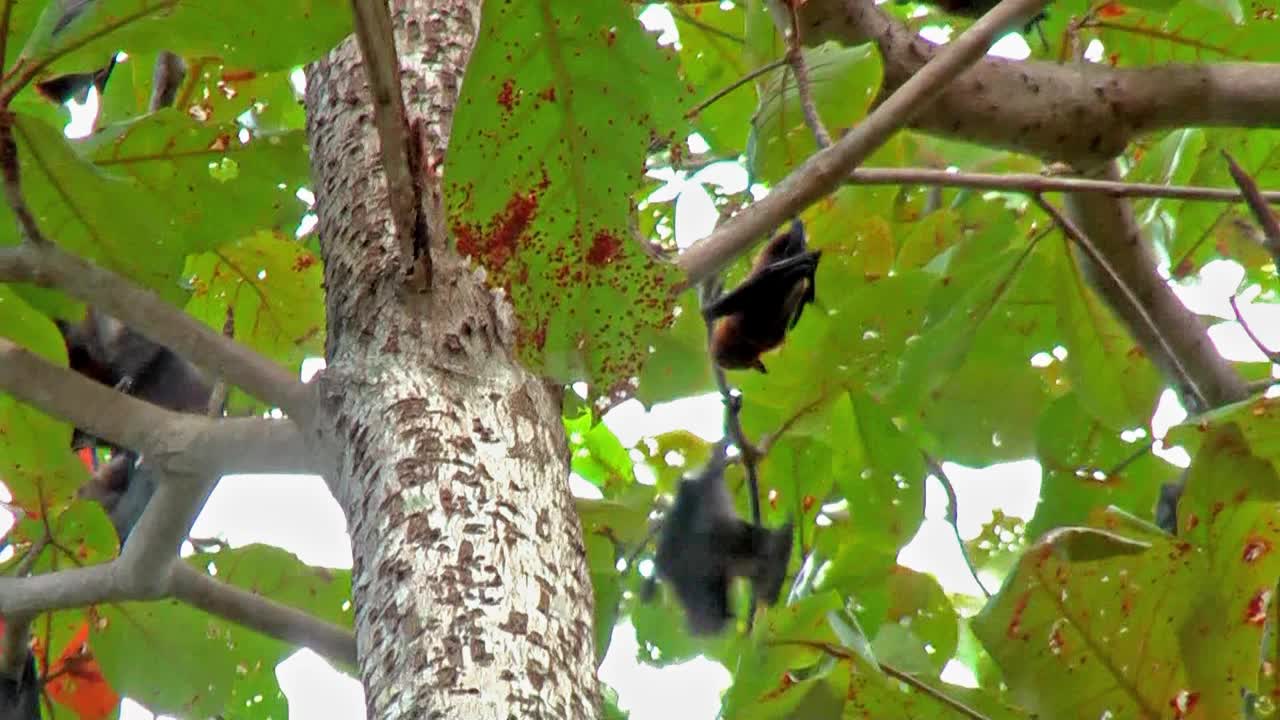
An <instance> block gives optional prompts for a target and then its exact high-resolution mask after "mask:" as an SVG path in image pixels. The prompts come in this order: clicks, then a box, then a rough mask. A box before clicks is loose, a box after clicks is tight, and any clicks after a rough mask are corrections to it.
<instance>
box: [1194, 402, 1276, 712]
mask: <svg viewBox="0 0 1280 720" xmlns="http://www.w3.org/2000/svg"><path fill="white" fill-rule="evenodd" d="M1278 520H1280V477H1278V476H1277V474H1276V470H1275V468H1273V467H1272V466H1271V465H1270V464H1269V463H1267V462H1265V461H1263V460H1260V459H1258V458H1256V457H1254V456H1252V455H1251V454H1250V453H1249V449H1248V447H1247V446H1246V445H1245V441H1244V438H1243V437H1242V436H1241V433H1240V431H1239V430H1238V429H1237V428H1236V427H1235V426H1234V425H1223V426H1219V427H1216V428H1215V429H1214V430H1213V431H1212V433H1211V434H1210V436H1209V437H1208V438H1207V439H1206V441H1205V444H1204V446H1203V447H1202V448H1201V449H1200V452H1199V453H1197V454H1196V457H1195V460H1194V462H1192V464H1191V468H1190V470H1189V472H1188V474H1187V484H1186V486H1185V489H1184V490H1183V494H1182V498H1181V500H1180V501H1179V503H1178V528H1179V537H1186V538H1187V539H1188V540H1189V541H1190V542H1193V543H1196V544H1197V545H1199V546H1200V547H1202V548H1203V551H1204V552H1205V554H1206V555H1207V558H1208V562H1209V573H1210V577H1212V578H1214V581H1213V582H1212V583H1205V584H1204V585H1203V586H1202V587H1201V590H1200V593H1199V597H1200V605H1199V607H1197V608H1196V612H1195V614H1194V615H1193V616H1192V619H1191V622H1189V623H1188V624H1187V625H1186V627H1184V628H1183V631H1182V643H1183V648H1182V650H1183V653H1182V657H1183V658H1185V660H1186V664H1187V677H1188V680H1189V681H1190V683H1191V685H1190V686H1191V687H1193V688H1195V689H1196V690H1197V691H1198V692H1199V693H1200V699H1201V704H1202V706H1203V708H1204V712H1205V714H1206V717H1226V716H1232V715H1234V714H1235V713H1237V712H1239V708H1240V695H1239V693H1240V692H1241V690H1242V689H1248V690H1250V691H1252V692H1255V693H1257V692H1259V691H1260V690H1261V688H1260V686H1259V684H1258V678H1259V673H1258V668H1259V666H1260V665H1261V663H1262V660H1263V659H1264V658H1265V657H1266V656H1265V655H1264V654H1263V643H1264V642H1265V640H1264V638H1265V637H1266V635H1265V627H1266V626H1267V625H1268V624H1274V621H1275V618H1274V612H1275V611H1274V608H1272V603H1274V602H1275V592H1276V587H1277V584H1276V579H1277V578H1280V523H1278V522H1277V521H1278ZM1271 632H1272V633H1274V632H1275V628H1274V625H1273V627H1272V629H1271Z"/></svg>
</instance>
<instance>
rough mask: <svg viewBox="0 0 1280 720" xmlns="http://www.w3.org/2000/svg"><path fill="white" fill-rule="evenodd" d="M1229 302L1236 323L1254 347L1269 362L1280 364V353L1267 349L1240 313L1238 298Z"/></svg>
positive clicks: (1232, 298)
mask: <svg viewBox="0 0 1280 720" xmlns="http://www.w3.org/2000/svg"><path fill="white" fill-rule="evenodd" d="M1227 302H1228V303H1230V304H1231V312H1232V313H1234V314H1235V316H1236V322H1238V323H1240V327H1242V328H1244V334H1245V335H1248V336H1249V339H1250V340H1251V341H1253V345H1254V347H1256V348H1258V349H1259V350H1261V351H1262V354H1263V355H1266V356H1267V360H1269V361H1271V362H1273V363H1280V353H1277V352H1276V351H1274V350H1272V349H1271V348H1269V347H1267V346H1266V344H1264V343H1263V342H1262V338H1260V337H1258V336H1257V335H1255V334H1254V333H1253V328H1251V327H1249V323H1247V322H1245V321H1244V315H1243V314H1241V312H1240V306H1239V305H1237V304H1236V296H1235V295H1232V296H1231V297H1230V298H1227Z"/></svg>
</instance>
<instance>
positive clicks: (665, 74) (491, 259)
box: [445, 0, 687, 397]
mask: <svg viewBox="0 0 1280 720" xmlns="http://www.w3.org/2000/svg"><path fill="white" fill-rule="evenodd" d="M557 8H559V6H558V5H556V4H555V3H553V2H551V0H540V1H539V2H528V3H505V2H498V1H497V0H490V1H489V2H487V3H486V4H485V8H484V13H483V20H482V23H481V30H480V39H479V41H478V42H477V45H476V48H475V51H474V53H473V54H472V57H471V61H470V64H469V65H468V67H467V76H466V80H465V81H464V82H463V85H462V97H461V98H460V100H459V103H458V109H457V114H456V115H455V117H454V121H453V132H452V138H451V140H450V147H449V172H448V173H447V176H446V178H445V198H446V201H447V203H448V213H449V218H450V223H451V225H452V229H453V236H454V238H455V240H456V242H457V245H458V249H459V250H460V251H461V252H463V253H464V254H466V255H469V256H471V257H472V258H474V259H475V260H476V261H477V262H479V263H480V264H481V265H483V266H484V267H485V268H486V270H487V271H488V278H489V281H490V282H491V283H493V284H494V285H496V286H499V287H502V288H505V289H506V291H507V293H508V295H509V297H510V298H511V300H512V302H513V304H514V305H515V308H516V314H517V320H518V322H519V331H518V333H517V340H518V344H519V347H520V350H521V355H522V357H523V358H524V359H525V360H526V361H527V362H530V363H532V364H533V365H534V366H535V367H537V368H539V369H540V370H542V371H543V372H546V373H548V374H550V375H552V376H553V377H555V378H557V379H559V380H565V381H570V380H574V379H579V378H582V379H586V380H587V381H588V382H589V384H590V386H591V393H592V396H593V397H599V396H602V395H607V394H609V393H611V392H613V391H615V390H619V389H621V388H622V384H623V383H624V382H626V381H627V380H628V379H629V378H630V377H631V376H633V375H635V374H636V373H638V371H639V370H640V367H641V365H642V363H643V361H644V359H645V357H646V356H647V354H648V352H647V348H646V347H645V346H643V345H639V344H637V343H636V342H635V338H636V337H637V336H638V335H640V334H642V333H643V332H644V330H645V329H654V328H660V327H664V326H666V325H667V324H668V323H669V321H670V319H671V312H672V307H673V302H674V297H673V290H674V288H675V286H676V283H677V281H678V273H677V272H676V271H675V269H674V268H673V267H672V266H670V265H668V264H666V263H660V262H658V261H657V260H655V259H654V258H652V257H651V256H650V255H649V254H647V252H646V249H645V248H644V247H642V246H641V245H640V243H639V241H638V240H637V239H636V238H635V237H634V236H633V235H632V232H631V228H632V227H633V222H634V220H633V214H634V213H633V209H632V201H631V194H632V193H633V192H634V191H635V190H636V189H638V188H639V187H640V186H641V183H642V180H641V170H642V168H643V164H642V163H643V159H644V157H645V153H646V151H647V149H648V147H649V145H650V143H651V142H652V141H653V140H655V139H657V138H667V139H671V138H677V137H678V138H683V137H684V133H686V132H687V130H686V127H687V126H686V124H685V122H684V121H683V119H682V118H681V116H680V112H679V109H680V107H681V106H682V105H683V103H682V101H681V98H682V97H683V94H684V90H683V89H682V87H681V86H680V84H679V81H678V78H677V76H676V63H675V57H674V55H673V54H671V53H668V52H664V51H661V50H659V49H658V48H657V46H656V44H655V42H654V38H653V37H651V36H648V35H646V34H645V33H644V32H643V31H642V29H641V28H640V26H639V24H638V22H637V21H636V19H635V17H634V16H633V15H632V14H631V10H630V8H629V7H628V6H626V5H621V4H616V3H585V4H582V3H577V4H572V5H568V4H566V5H565V6H564V8H563V9H557ZM570 8H571V11H570ZM513 57H515V58H520V60H519V62H518V63H515V64H513V63H512V61H511V59H512V58H513ZM622 77H626V78H627V79H628V81H627V82H618V78H622Z"/></svg>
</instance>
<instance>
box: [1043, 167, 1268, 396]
mask: <svg viewBox="0 0 1280 720" xmlns="http://www.w3.org/2000/svg"><path fill="white" fill-rule="evenodd" d="M1100 172H1101V173H1102V175H1103V179H1106V180H1115V179H1116V178H1117V177H1118V175H1119V170H1118V169H1117V168H1116V165H1115V163H1114V162H1112V163H1108V164H1106V165H1105V166H1103V167H1102V168H1101V169H1100ZM1064 200H1065V205H1066V209H1067V216H1068V217H1070V218H1071V220H1072V221H1073V224H1074V225H1075V226H1076V227H1077V229H1078V231H1079V233H1080V235H1082V236H1083V237H1086V238H1088V239H1089V240H1092V241H1093V246H1094V248H1095V249H1096V250H1097V252H1098V254H1099V255H1100V256H1101V257H1102V258H1104V259H1105V261H1106V265H1107V266H1109V268H1110V270H1107V269H1104V268H1103V267H1101V266H1099V265H1098V264H1097V263H1096V262H1094V261H1093V260H1091V259H1089V258H1088V257H1087V255H1085V254H1082V260H1083V261H1082V262H1081V268H1082V269H1083V270H1084V274H1085V276H1086V278H1087V279H1088V280H1089V282H1090V284H1091V285H1092V286H1093V287H1094V288H1095V289H1096V290H1097V292H1098V293H1099V294H1100V295H1101V296H1102V297H1103V299H1104V300H1106V302H1107V304H1108V306H1109V307H1110V308H1111V310H1112V312H1114V313H1115V314H1116V315H1117V316H1118V317H1119V318H1120V319H1121V321H1123V322H1124V324H1125V325H1126V327H1127V328H1128V329H1129V332H1130V333H1131V334H1132V335H1133V337H1134V338H1135V339H1136V340H1137V341H1138V344H1139V345H1140V346H1141V347H1142V349H1143V351H1144V352H1145V353H1146V354H1147V356H1148V357H1149V358H1151V361H1152V362H1153V363H1154V364H1155V366H1156V367H1157V368H1158V369H1159V370H1160V372H1161V374H1162V375H1163V376H1164V377H1165V378H1167V379H1169V380H1170V381H1172V382H1174V383H1175V384H1176V389H1177V391H1178V393H1179V394H1180V395H1181V396H1182V399H1183V402H1184V403H1188V405H1189V407H1188V409H1189V410H1193V411H1194V410H1207V409H1209V408H1212V407H1219V406H1221V405H1225V404H1227V403H1231V402H1235V401H1236V400H1241V399H1243V398H1245V397H1246V396H1247V395H1248V388H1247V387H1246V386H1245V383H1244V380H1243V379H1242V378H1241V377H1240V375H1239V373H1237V372H1236V370H1235V368H1234V367H1232V365H1231V363H1230V362H1228V361H1227V360H1226V359H1225V358H1223V357H1222V355H1221V354H1219V353H1218V350H1217V348H1216V347H1214V345H1213V342H1212V341H1211V340H1210V339H1209V333H1208V329H1207V327H1206V325H1205V323H1204V321H1202V320H1201V319H1200V317H1199V316H1198V315H1196V314H1195V313H1193V312H1191V311H1190V310H1188V309H1187V306H1185V305H1183V304H1182V301H1181V300H1179V299H1178V297H1177V296H1176V295H1175V294H1174V293H1173V290H1172V289H1171V288H1170V287H1169V284H1168V283H1167V282H1165V280H1164V278H1162V277H1160V275H1159V273H1157V272H1156V259H1155V255H1154V253H1153V252H1152V250H1151V247H1150V245H1149V244H1148V242H1147V241H1146V239H1145V238H1144V237H1143V236H1142V231H1141V229H1140V228H1139V227H1138V223H1137V220H1136V219H1135V218H1134V216H1133V208H1132V207H1131V206H1130V204H1129V203H1128V202H1126V201H1123V200H1119V199H1116V198H1114V197H1109V196H1107V195H1103V194H1100V193H1093V192H1074V193H1068V194H1066V195H1065V196H1064ZM1134 298H1136V300H1137V301H1136V302H1135V301H1134ZM1201 403H1206V404H1205V405H1203V406H1201ZM1193 405H1194V406H1196V407H1195V408H1194V409H1193V408H1192V407H1191V406H1193Z"/></svg>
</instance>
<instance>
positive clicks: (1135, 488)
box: [1027, 393, 1178, 538]
mask: <svg viewBox="0 0 1280 720" xmlns="http://www.w3.org/2000/svg"><path fill="white" fill-rule="evenodd" d="M1036 454H1037V456H1038V457H1039V460H1040V469H1041V473H1042V475H1041V481H1040V504H1039V505H1038V506H1037V507H1036V513H1035V515H1034V516H1033V517H1032V518H1031V521H1030V522H1029V523H1028V525H1027V534H1028V535H1029V536H1030V537H1032V538H1036V537H1039V536H1040V535H1041V533H1043V532H1045V531H1047V530H1049V529H1052V528H1054V527H1061V526H1064V525H1079V524H1083V523H1086V522H1087V521H1088V520H1089V519H1090V518H1091V517H1093V516H1094V515H1095V514H1096V513H1100V512H1101V511H1102V510H1103V509H1104V508H1106V506H1108V505H1114V506H1117V507H1119V508H1121V509H1123V510H1125V511H1127V512H1129V513H1132V514H1134V515H1137V516H1139V517H1146V518H1151V517H1152V507H1153V505H1154V504H1155V500H1156V497H1157V495H1158V493H1159V490H1160V485H1161V484H1162V483H1166V482H1169V481H1171V480H1173V479H1174V478H1175V477H1176V476H1177V473H1178V469H1177V468H1175V467H1173V466H1172V465H1169V464H1168V463H1166V462H1164V461H1163V460H1161V459H1160V458H1158V457H1156V456H1155V455H1154V454H1152V453H1151V451H1150V447H1149V445H1148V444H1146V443H1141V442H1139V443H1126V442H1124V441H1123V440H1121V439H1120V436H1119V433H1118V432H1117V431H1115V430H1112V429H1111V428H1108V427H1107V426H1106V425H1104V424H1102V423H1100V422H1098V421H1097V420H1096V419H1095V418H1094V417H1093V416H1091V415H1090V414H1089V413H1088V412H1087V411H1086V410H1085V408H1084V407H1083V402H1082V400H1081V398H1080V396H1079V395H1077V394H1074V393H1073V394H1070V395H1065V396H1063V397H1061V398H1059V399H1057V400H1055V401H1054V402H1053V403H1052V404H1051V405H1050V406H1049V409H1048V410H1046V411H1045V413H1044V415H1042V416H1041V417H1040V422H1039V424H1038V426H1037V429H1036Z"/></svg>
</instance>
